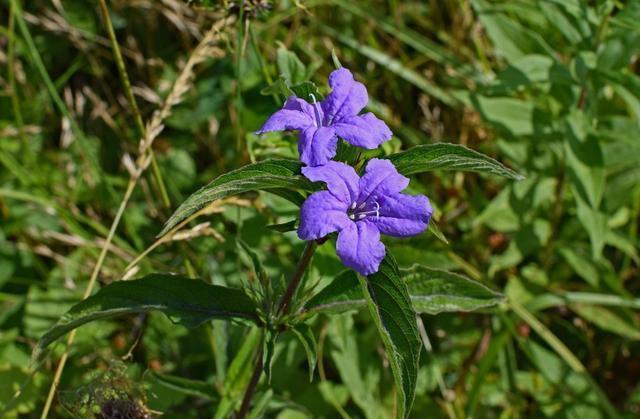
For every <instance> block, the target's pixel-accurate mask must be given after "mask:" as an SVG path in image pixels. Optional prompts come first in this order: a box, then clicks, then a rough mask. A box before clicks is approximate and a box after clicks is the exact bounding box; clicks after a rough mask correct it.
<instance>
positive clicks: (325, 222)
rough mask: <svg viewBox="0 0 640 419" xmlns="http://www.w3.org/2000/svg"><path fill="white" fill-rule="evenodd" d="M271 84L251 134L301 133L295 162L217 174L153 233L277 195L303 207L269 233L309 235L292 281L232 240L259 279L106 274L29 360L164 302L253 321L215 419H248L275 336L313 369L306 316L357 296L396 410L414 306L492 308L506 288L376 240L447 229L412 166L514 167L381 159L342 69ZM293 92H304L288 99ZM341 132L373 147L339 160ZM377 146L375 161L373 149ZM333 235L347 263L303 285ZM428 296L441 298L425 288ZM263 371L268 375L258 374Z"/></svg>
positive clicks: (473, 157) (412, 350)
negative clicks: (270, 99)
mask: <svg viewBox="0 0 640 419" xmlns="http://www.w3.org/2000/svg"><path fill="white" fill-rule="evenodd" d="M279 83H280V87H281V88H282V89H281V90H282V91H281V93H286V96H287V97H286V99H285V101H284V105H283V106H282V108H281V109H279V110H276V111H275V112H274V113H273V114H272V115H271V116H270V117H269V118H268V119H267V120H266V122H265V123H264V125H263V126H262V127H261V128H260V129H259V130H258V131H257V133H258V134H262V133H265V132H271V131H297V133H298V135H297V136H298V139H297V141H298V150H299V160H293V159H268V160H263V161H258V162H255V163H253V164H249V165H247V166H244V167H240V168H238V169H236V170H234V171H231V172H228V173H224V174H222V175H220V176H219V177H217V178H216V179H214V180H213V181H211V183H209V184H208V185H206V186H204V187H203V188H201V189H200V190H198V191H196V192H195V193H194V194H193V195H191V196H190V197H189V198H188V199H187V200H186V201H185V202H184V203H183V204H182V205H181V206H180V207H179V208H178V209H177V210H176V211H175V213H174V214H173V215H172V216H171V218H170V219H169V220H168V222H167V223H166V225H165V226H164V228H163V230H162V231H161V232H160V234H159V236H160V240H169V239H170V238H171V237H173V236H174V235H175V234H176V233H177V232H178V231H179V230H180V229H181V228H183V227H184V226H185V225H186V224H187V223H189V222H190V221H192V220H193V219H194V218H195V217H196V216H198V215H200V214H202V213H205V212H207V210H208V208H210V207H211V206H212V204H214V203H217V202H218V201H220V200H222V199H225V198H229V197H232V196H235V195H239V194H243V193H246V192H250V191H266V192H273V193H275V194H278V195H280V196H281V197H285V198H286V199H289V200H290V201H291V202H293V203H294V204H296V205H298V206H300V212H299V217H298V218H299V219H298V220H297V222H291V223H287V224H285V228H279V229H273V233H272V234H279V232H278V231H277V230H280V232H284V233H286V232H287V231H291V230H292V229H296V228H295V225H296V224H297V229H296V230H297V236H298V237H299V239H301V240H303V241H306V244H305V246H304V250H303V251H302V254H301V256H300V258H299V260H298V264H297V267H296V269H295V271H294V273H293V274H292V275H291V279H290V280H289V282H288V284H286V285H285V286H283V287H279V286H278V282H277V281H274V280H273V279H272V278H271V277H270V275H269V274H268V273H267V272H266V270H265V269H264V268H263V266H262V264H261V261H260V258H259V257H258V256H257V254H256V253H255V252H254V251H253V250H252V249H250V248H249V247H248V246H247V245H246V244H244V243H240V246H239V249H240V251H241V252H242V253H243V254H245V255H248V256H249V258H250V259H251V260H252V263H253V267H254V273H255V278H257V281H252V280H248V281H247V282H246V284H245V286H244V287H243V289H240V288H232V287H227V286H221V285H211V284H210V283H207V282H204V281H200V280H191V279H188V278H184V277H181V276H179V275H169V274H165V273H154V274H149V275H146V276H143V277H141V278H138V279H134V280H128V281H119V282H115V283H113V284H111V285H107V286H105V287H103V288H102V289H101V290H100V291H99V292H98V293H96V294H95V295H93V296H92V297H90V298H88V299H86V300H84V301H82V302H80V303H78V304H76V305H75V306H73V307H72V308H71V309H70V311H69V312H68V313H67V314H66V315H65V316H63V317H62V319H61V320H60V321H59V322H58V323H57V324H56V325H55V326H54V327H53V328H51V329H50V330H49V331H48V332H47V333H46V334H45V335H44V336H43V337H42V339H41V340H40V342H39V344H38V347H37V348H36V351H35V358H36V359H38V358H39V357H40V356H41V354H42V351H43V350H44V349H45V348H46V347H47V346H48V345H49V344H50V343H51V342H53V341H54V340H55V339H57V338H59V337H60V336H62V335H63V334H65V333H67V332H69V331H71V330H73V329H75V328H76V327H78V326H80V325H82V324H85V323H87V322H90V321H93V320H96V319H102V318H106V317H110V316H115V315H121V314H124V313H140V312H148V311H160V312H163V313H164V314H166V315H167V316H168V317H169V318H170V319H171V320H172V321H174V322H176V323H178V324H181V325H183V326H187V327H194V326H198V325H200V324H202V323H205V322H208V321H211V320H212V319H222V320H229V321H236V322H240V323H242V324H246V325H247V326H248V327H249V328H250V330H249V331H248V333H247V338H246V340H245V343H244V344H243V347H242V348H241V349H240V352H241V353H242V354H244V355H243V356H244V357H245V358H244V359H245V360H249V359H252V360H253V362H254V368H253V374H252V375H251V376H250V377H249V376H247V377H246V380H244V381H243V385H244V388H243V391H242V395H241V397H239V396H240V394H237V393H234V391H232V390H231V389H227V387H226V386H225V391H224V392H223V396H222V400H221V401H220V403H219V405H218V406H217V411H216V417H227V416H229V415H231V414H233V412H234V411H235V412H236V414H235V417H236V418H243V417H245V416H246V415H247V413H248V412H249V409H250V408H251V406H252V403H253V399H254V395H255V393H256V391H257V390H258V389H259V388H260V387H263V386H268V385H269V378H270V377H271V364H272V360H273V357H274V348H275V342H276V340H277V339H278V337H279V336H280V335H282V334H286V333H291V334H292V335H293V336H295V337H296V338H297V339H299V341H300V342H301V344H302V346H303V347H304V349H305V352H306V354H307V358H308V366H309V373H310V377H311V379H313V376H314V369H315V365H316V358H317V352H316V351H317V348H316V338H315V333H314V332H313V329H312V328H311V324H312V322H313V320H314V318H315V317H316V316H319V315H335V314H339V313H342V312H345V311H350V310H358V309H360V308H361V307H363V306H366V307H368V309H369V311H370V314H371V316H372V318H373V321H374V323H375V324H376V327H377V330H378V332H379V334H380V339H381V341H382V343H383V344H384V347H385V349H386V352H387V358H388V361H389V366H390V369H391V372H392V375H393V377H394V381H395V384H396V394H397V402H396V405H395V406H396V410H397V413H396V415H397V417H399V418H404V417H407V416H408V415H409V412H410V410H411V406H412V403H413V400H414V397H415V391H416V380H417V372H418V363H419V359H420V352H421V348H422V345H423V344H422V341H421V338H420V335H419V333H418V326H417V322H416V316H417V315H418V314H421V313H429V314H434V313H438V312H442V311H456V310H461V311H469V310H473V309H476V308H480V307H487V306H490V305H494V304H497V303H498V302H500V301H501V295H500V294H499V293H496V292H494V291H491V290H489V289H487V288H486V287H484V286H483V285H481V284H479V283H476V282H474V281H472V280H470V279H467V278H464V277H461V276H459V275H455V274H452V273H448V272H444V271H439V270H436V269H432V268H430V267H427V266H422V265H416V266H413V267H410V270H409V271H406V270H403V269H401V268H400V267H399V266H398V264H397V263H396V260H395V258H394V257H393V255H392V254H391V252H390V251H389V250H388V249H386V248H385V245H384V244H383V236H391V237H393V238H407V237H411V236H415V235H418V234H422V233H424V232H425V231H427V230H430V231H432V232H433V233H434V234H433V238H434V239H436V238H438V237H439V238H442V235H441V234H440V233H439V231H438V229H437V228H436V227H435V225H434V221H433V216H434V209H433V207H432V204H431V203H430V201H429V199H428V198H427V197H426V196H424V195H421V194H415V193H408V192H407V188H409V183H410V179H409V177H408V176H409V175H416V174H419V173H424V172H433V170H436V169H438V170H442V171H446V170H464V171H474V172H484V173H488V174H493V175H499V176H503V177H507V178H510V179H520V176H519V175H518V174H517V173H515V172H514V171H512V170H511V169H509V168H507V167H505V166H503V165H502V164H501V163H499V162H497V161H495V160H493V159H491V158H489V157H487V156H484V155H482V154H480V153H478V152H475V151H473V150H470V149H468V148H465V147H463V146H460V145H456V144H447V143H437V144H426V145H419V146H415V147H413V148H410V149H408V150H405V151H401V152H399V153H396V154H392V155H384V154H383V153H382V150H380V149H379V146H380V145H381V144H382V143H384V142H385V141H388V140H389V139H391V137H392V132H391V130H390V129H389V127H388V126H387V124H386V123H385V122H383V121H382V120H381V119H379V118H378V117H377V116H375V115H374V114H373V113H371V112H367V113H361V112H362V110H363V109H364V108H365V107H366V105H367V103H368V95H367V90H366V88H365V86H364V85H363V84H362V83H361V82H358V81H356V80H355V78H354V76H353V74H352V73H351V72H350V71H349V70H347V69H346V68H338V69H337V70H334V71H333V72H331V74H330V75H329V81H328V84H329V87H330V89H331V90H330V92H329V94H328V95H327V96H326V98H325V99H324V100H319V98H320V97H321V93H320V92H319V91H317V90H316V88H315V85H313V84H311V83H310V82H309V81H305V82H304V83H303V84H294V83H293V82H292V81H291V80H284V81H283V80H280V81H279ZM272 92H273V90H272ZM296 92H304V95H301V96H296V94H295V93H296ZM341 141H343V142H344V143H346V144H348V146H349V147H355V148H356V150H360V149H367V150H375V151H369V152H367V153H360V152H358V153H356V154H353V155H352V156H351V157H350V158H346V159H345V160H346V161H337V160H335V159H336V154H337V152H338V149H339V143H340V142H341ZM372 153H373V154H375V155H376V157H373V158H370V156H371V155H372ZM409 189H410V188H409ZM292 221H294V220H292ZM281 227H282V226H281ZM384 240H386V239H384ZM334 241H335V247H336V254H337V256H338V258H339V259H340V261H341V262H342V264H343V265H344V266H345V268H346V270H345V271H344V272H343V273H341V274H339V275H337V276H336V277H335V278H324V279H323V283H324V284H328V285H326V286H324V287H322V288H321V289H318V287H317V286H318V283H306V282H305V278H306V277H307V272H308V268H309V266H311V265H312V264H313V263H314V262H313V256H314V253H315V251H316V249H317V247H318V246H333V244H330V243H331V242H334ZM325 243H326V244H325ZM404 268H409V267H404ZM283 274H284V272H283ZM434 294H437V296H438V298H437V299H434V298H431V297H433V296H434ZM424 301H427V302H426V303H425V302H424ZM247 354H249V355H247ZM250 354H253V356H250ZM247 362H248V361H247ZM263 373H264V375H263ZM263 376H265V377H267V379H266V380H261V377H263ZM236 384H237V383H236ZM227 390H228V391H227Z"/></svg>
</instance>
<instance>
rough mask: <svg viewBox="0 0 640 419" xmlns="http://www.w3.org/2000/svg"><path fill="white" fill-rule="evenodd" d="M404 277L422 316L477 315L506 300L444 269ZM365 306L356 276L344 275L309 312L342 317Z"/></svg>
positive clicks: (407, 273) (420, 269) (317, 297)
mask: <svg viewBox="0 0 640 419" xmlns="http://www.w3.org/2000/svg"><path fill="white" fill-rule="evenodd" d="M400 273H401V275H402V277H403V280H404V281H405V283H406V284H407V289H408V290H409V297H410V298H411V303H412V304H413V308H414V309H415V311H416V312H418V313H425V314H438V313H442V312H455V311H473V310H477V309H480V308H486V307H491V306H493V305H496V304H498V303H500V302H502V301H503V298H504V297H503V296H502V294H500V293H498V292H495V291H493V290H491V289H489V288H487V287H486V286H484V285H482V284H481V283H479V282H476V281H474V280H472V279H469V278H467V277H465V276H462V275H459V274H456V273H453V272H448V271H444V270H441V269H433V268H428V267H426V266H422V265H414V266H413V267H411V268H409V269H404V270H401V271H400ZM364 304H365V300H364V296H363V295H362V291H361V290H360V287H359V286H358V280H357V277H356V274H355V273H354V272H352V271H344V272H342V273H341V274H340V275H338V276H337V277H336V278H335V279H334V280H333V282H331V283H330V284H329V285H327V286H326V287H325V288H323V289H322V290H321V291H320V292H319V293H318V294H316V295H315V296H314V297H313V298H312V299H311V300H309V302H307V304H306V305H305V310H306V311H307V313H308V314H315V313H320V312H321V313H342V312H345V311H348V310H357V309H360V308H362V307H363V306H364Z"/></svg>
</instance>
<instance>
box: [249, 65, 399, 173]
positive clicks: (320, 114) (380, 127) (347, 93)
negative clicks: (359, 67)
mask: <svg viewBox="0 0 640 419" xmlns="http://www.w3.org/2000/svg"><path fill="white" fill-rule="evenodd" d="M329 86H331V88H332V89H333V90H332V91H331V93H329V96H327V98H326V99H325V100H323V101H322V102H320V103H316V100H315V98H314V97H313V96H312V97H311V99H312V100H313V104H310V103H308V102H306V101H305V100H302V99H299V98H297V97H295V96H290V97H289V98H288V99H287V101H286V102H285V104H284V106H283V107H282V109H280V110H279V111H277V112H276V113H274V114H273V115H271V116H270V117H269V119H267V122H265V123H264V125H263V126H262V128H260V130H259V131H257V132H256V133H257V134H262V133H264V132H269V131H288V130H298V131H300V135H299V139H298V152H299V153H300V160H302V162H304V163H305V164H307V165H308V166H320V165H323V164H325V163H326V162H328V161H329V160H331V159H332V158H333V157H334V156H335V155H336V148H337V145H338V137H340V138H342V139H344V140H345V141H346V142H348V143H349V144H352V145H354V146H357V147H363V148H369V149H374V148H377V147H378V146H379V145H380V144H382V143H383V142H385V141H387V140H389V139H390V138H391V136H392V135H393V134H392V133H391V130H390V129H389V127H387V124H385V123H384V122H382V121H381V120H380V119H378V118H376V117H375V116H374V115H373V114H372V113H370V112H369V113H365V114H364V115H358V113H359V112H360V111H361V110H362V109H363V108H364V107H365V106H366V104H367V102H368V101H369V98H368V96H367V89H366V88H365V87H364V85H363V84H362V83H359V82H357V81H355V80H354V79H353V75H352V74H351V72H350V71H349V70H347V69H346V68H340V69H338V70H335V71H334V72H332V73H331V75H329Z"/></svg>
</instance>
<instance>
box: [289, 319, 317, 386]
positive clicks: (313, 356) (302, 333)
mask: <svg viewBox="0 0 640 419" xmlns="http://www.w3.org/2000/svg"><path fill="white" fill-rule="evenodd" d="M291 331H292V332H293V333H294V334H295V335H296V337H297V338H298V340H299V341H300V343H301V344H302V347H303V348H304V352H305V353H306V354H307V362H308V363H309V382H311V381H313V373H314V371H315V369H316V362H317V360H318V344H317V343H316V338H315V336H314V335H313V331H312V330H311V328H310V327H309V325H307V324H305V323H301V324H298V325H295V326H294V327H292V328H291Z"/></svg>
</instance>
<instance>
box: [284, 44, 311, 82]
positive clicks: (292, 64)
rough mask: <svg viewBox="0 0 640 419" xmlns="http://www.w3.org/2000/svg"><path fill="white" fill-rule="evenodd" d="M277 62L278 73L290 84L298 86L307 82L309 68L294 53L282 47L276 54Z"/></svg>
mask: <svg viewBox="0 0 640 419" xmlns="http://www.w3.org/2000/svg"><path fill="white" fill-rule="evenodd" d="M276 62H277V65H278V72H279V73H280V75H281V76H282V77H284V79H285V80H287V81H288V82H289V83H291V84H298V83H302V82H304V81H306V76H307V68H306V67H305V65H304V64H303V63H302V61H300V59H299V58H298V56H297V55H296V54H295V53H294V52H291V51H289V50H288V49H286V48H285V47H284V46H281V47H280V48H278V51H277V52H276Z"/></svg>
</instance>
